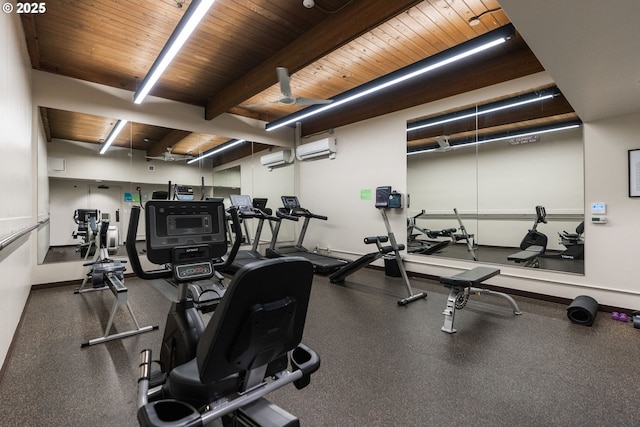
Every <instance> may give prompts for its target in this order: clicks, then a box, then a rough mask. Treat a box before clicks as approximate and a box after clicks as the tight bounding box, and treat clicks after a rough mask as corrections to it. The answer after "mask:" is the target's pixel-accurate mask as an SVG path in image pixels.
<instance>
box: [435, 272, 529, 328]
mask: <svg viewBox="0 0 640 427" xmlns="http://www.w3.org/2000/svg"><path fill="white" fill-rule="evenodd" d="M498 274H500V270H499V269H497V268H490V267H476V268H474V269H472V270H467V271H465V272H463V273H459V274H456V275H455V276H451V277H440V283H442V284H443V285H444V286H446V287H448V288H449V296H448V298H447V305H446V307H445V309H444V312H443V313H442V314H444V325H443V326H442V328H440V329H441V330H442V331H444V332H447V333H449V334H453V333H455V332H456V330H455V329H454V328H453V320H454V317H455V314H456V309H459V310H462V309H463V308H464V306H465V305H466V304H467V300H468V299H469V296H470V295H471V293H474V294H476V295H481V294H489V295H496V296H499V297H502V298H505V299H506V300H507V301H509V303H510V304H511V307H512V308H513V314H516V315H518V314H522V312H521V311H520V307H518V304H517V303H516V302H515V301H514V299H513V298H511V297H510V296H509V295H507V294H505V293H503V292H497V291H491V290H489V289H482V288H478V287H477V286H479V285H480V284H482V282H484V281H485V280H488V279H490V278H492V277H493V276H497V275H498Z"/></svg>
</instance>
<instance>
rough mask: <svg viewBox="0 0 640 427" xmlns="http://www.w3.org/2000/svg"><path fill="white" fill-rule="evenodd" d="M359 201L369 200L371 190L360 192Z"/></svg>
mask: <svg viewBox="0 0 640 427" xmlns="http://www.w3.org/2000/svg"><path fill="white" fill-rule="evenodd" d="M360 200H371V189H365V190H360Z"/></svg>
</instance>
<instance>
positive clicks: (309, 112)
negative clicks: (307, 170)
mask: <svg viewBox="0 0 640 427" xmlns="http://www.w3.org/2000/svg"><path fill="white" fill-rule="evenodd" d="M514 32H515V29H514V27H513V25H511V24H508V25H505V26H504V27H501V28H498V29H497V30H493V31H491V32H489V33H486V34H484V35H482V36H479V37H476V38H474V39H472V40H469V41H468V42H465V43H462V44H460V45H458V46H454V47H452V48H450V49H447V50H445V51H443V52H440V53H437V54H435V55H433V56H430V57H429V58H426V59H423V60H422V61H419V62H416V63H414V64H411V65H409V66H407V67H404V68H402V69H400V70H398V71H394V72H393V73H390V74H387V75H386V76H383V77H380V78H378V79H375V80H373V81H371V82H369V83H365V84H363V85H360V86H358V87H356V88H354V89H351V90H348V91H346V92H343V93H341V94H340V95H338V96H336V97H334V98H332V101H333V102H332V103H331V104H323V105H317V106H313V107H308V108H305V109H304V110H301V111H298V112H297V113H293V114H289V115H288V116H285V117H282V118H280V119H278V120H274V121H273V122H271V123H267V125H266V127H265V129H266V130H267V131H272V130H275V129H278V128H281V127H283V126H287V125H290V124H292V123H295V122H299V121H301V120H303V119H306V118H308V117H311V116H315V115H317V114H320V113H323V112H325V111H328V110H331V109H333V108H337V107H339V106H341V105H344V104H346V103H349V102H352V101H355V100H357V99H360V98H362V97H365V96H368V95H371V94H373V93H376V92H378V91H380V90H383V89H386V88H388V87H390V86H394V85H397V84H399V83H402V82H404V81H407V80H409V79H413V78H415V77H419V76H422V75H423V74H426V73H429V72H431V71H434V70H436V69H438V68H441V67H444V66H446V65H449V64H452V63H454V62H457V61H460V60H462V59H465V58H468V57H470V56H473V55H476V54H478V53H481V52H484V51H486V50H488V49H491V48H493V47H496V46H499V45H501V44H502V43H504V42H506V41H507V40H509V39H510V38H511V37H513V34H514Z"/></svg>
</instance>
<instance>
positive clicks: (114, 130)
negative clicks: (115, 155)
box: [100, 120, 127, 154]
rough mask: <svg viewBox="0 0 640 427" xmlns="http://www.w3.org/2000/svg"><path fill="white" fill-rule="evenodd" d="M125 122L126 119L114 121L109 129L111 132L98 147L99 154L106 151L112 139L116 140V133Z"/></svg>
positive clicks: (120, 130) (122, 127)
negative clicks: (100, 146) (113, 124)
mask: <svg viewBox="0 0 640 427" xmlns="http://www.w3.org/2000/svg"><path fill="white" fill-rule="evenodd" d="M126 124H127V120H118V121H117V122H116V124H115V126H114V127H113V128H112V129H111V132H109V136H108V137H107V139H106V140H105V142H104V144H103V145H102V148H100V154H104V153H106V152H107V150H108V149H109V147H110V146H111V144H113V141H115V140H116V138H117V137H118V134H119V133H120V132H122V129H124V127H125V125H126Z"/></svg>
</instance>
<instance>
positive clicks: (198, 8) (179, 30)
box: [133, 0, 215, 104]
mask: <svg viewBox="0 0 640 427" xmlns="http://www.w3.org/2000/svg"><path fill="white" fill-rule="evenodd" d="M214 1H215V0H193V1H192V2H191V5H190V6H189V8H188V9H187V11H186V12H185V13H184V15H183V16H182V19H181V20H180V22H178V25H177V26H176V28H175V30H173V33H171V36H170V37H169V40H168V41H167V44H165V45H164V47H163V48H162V50H161V51H160V55H158V57H157V58H156V60H155V61H154V63H153V65H152V66H151V69H150V70H149V72H148V73H147V75H146V76H145V77H144V79H143V80H142V85H141V86H140V87H139V88H138V90H137V91H136V93H135V94H134V95H133V102H134V103H136V104H141V103H142V101H143V99H144V98H145V97H146V96H147V95H148V94H149V91H150V90H151V88H152V87H153V86H154V85H155V84H156V82H157V81H158V79H159V78H160V76H161V75H162V73H164V70H166V69H167V67H168V66H169V64H170V63H171V61H172V60H173V58H174V57H175V56H176V55H177V53H178V52H179V51H180V49H181V48H182V46H183V45H184V43H185V42H186V41H187V39H188V38H189V36H190V35H191V33H192V32H193V30H195V28H196V27H197V26H198V24H199V23H200V21H201V20H202V18H203V17H204V15H205V14H206V13H207V11H208V10H209V8H210V7H211V5H212V4H213V2H214Z"/></svg>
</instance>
